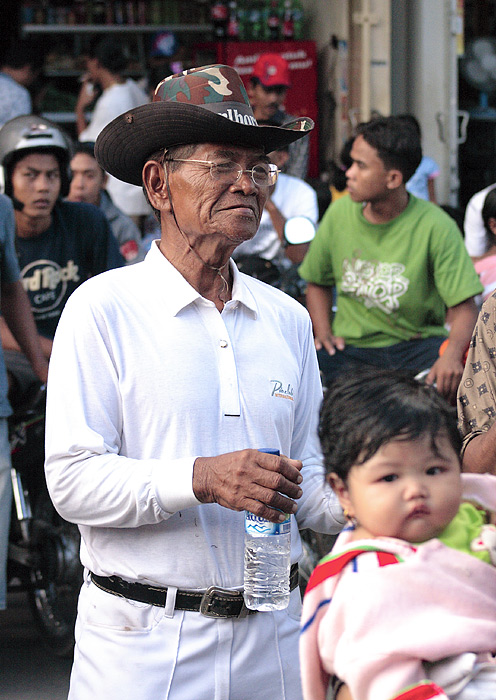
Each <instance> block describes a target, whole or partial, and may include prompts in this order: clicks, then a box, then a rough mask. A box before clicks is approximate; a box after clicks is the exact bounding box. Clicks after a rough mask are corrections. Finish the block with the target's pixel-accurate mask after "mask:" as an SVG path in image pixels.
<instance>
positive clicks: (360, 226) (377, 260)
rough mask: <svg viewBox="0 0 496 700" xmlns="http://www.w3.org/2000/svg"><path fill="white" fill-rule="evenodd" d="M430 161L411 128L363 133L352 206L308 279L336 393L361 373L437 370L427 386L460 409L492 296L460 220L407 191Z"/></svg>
mask: <svg viewBox="0 0 496 700" xmlns="http://www.w3.org/2000/svg"><path fill="white" fill-rule="evenodd" d="M421 157H422V149H421V145H420V141H419V138H418V135H417V134H416V132H415V130H414V129H412V127H411V126H410V125H409V124H407V123H405V122H404V121H403V120H399V119H397V118H396V117H382V118H379V119H374V120H372V121H370V122H367V123H365V124H361V125H359V127H358V129H357V136H356V138H355V141H354V143H353V147H352V151H351V158H352V160H353V164H352V166H351V167H350V169H349V170H348V171H347V173H346V176H347V183H348V187H347V189H348V192H349V197H343V198H341V199H340V200H338V201H337V202H335V203H334V204H332V205H331V206H330V207H329V208H328V210H327V211H326V213H325V215H324V216H323V218H322V221H321V224H320V226H319V230H318V231H317V234H316V236H315V238H314V240H313V241H312V243H311V245H310V249H309V251H308V253H307V255H306V257H305V260H304V261H303V263H302V265H301V266H300V268H299V271H300V275H301V277H302V278H303V279H305V280H306V281H307V283H308V288H307V306H308V310H309V312H310V316H311V317H312V323H313V329H314V336H315V346H316V348H317V351H318V356H319V363H320V367H321V370H322V373H323V375H324V379H325V382H326V383H327V384H328V383H329V382H330V381H331V380H332V377H333V376H335V374H336V373H338V372H342V371H343V370H347V371H350V370H351V371H352V370H353V367H354V366H355V367H356V365H357V364H360V365H362V364H364V363H366V364H371V365H374V366H377V367H389V368H391V367H393V368H403V369H407V370H409V371H412V373H414V374H416V373H417V372H419V371H421V370H423V369H427V368H429V367H430V368H431V369H430V371H429V373H428V375H427V382H429V383H433V382H436V384H437V387H438V389H439V391H440V393H441V394H443V395H444V396H445V397H446V398H448V399H449V400H451V401H454V399H455V396H456V390H457V387H458V384H459V381H460V378H461V375H462V371H463V355H464V353H465V350H466V348H467V346H468V343H469V341H470V337H471V334H472V329H473V327H474V324H475V320H476V318H477V308H476V306H475V302H474V300H473V297H474V296H475V295H476V294H479V293H480V291H481V289H482V287H481V284H480V282H479V279H478V276H477V274H476V272H475V269H474V266H473V264H472V261H471V260H470V258H469V256H468V254H467V252H466V250H465V247H464V245H463V239H462V236H461V234H460V231H459V229H458V227H457V226H456V224H455V222H454V221H453V219H451V218H450V217H449V216H448V215H447V214H445V212H444V211H443V210H442V209H440V208H439V207H437V206H436V205H434V204H432V203H430V202H426V201H423V200H420V199H417V198H416V197H414V196H413V195H409V194H408V192H407V190H406V188H405V183H406V182H407V181H408V179H409V178H410V177H411V175H412V174H413V173H414V172H415V169H416V168H417V166H418V164H419V162H420V159H421ZM333 288H335V289H336V292H337V302H336V309H335V315H334V318H332V299H333V296H332V291H333ZM446 319H448V322H449V331H448V329H447V328H446V326H445V322H446ZM447 337H449V341H450V342H449V344H448V345H447V347H446V350H445V352H444V353H443V354H442V355H441V356H439V348H440V346H441V344H442V343H443V341H444V340H445V339H446V338H447Z"/></svg>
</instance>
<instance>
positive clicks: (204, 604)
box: [200, 586, 247, 618]
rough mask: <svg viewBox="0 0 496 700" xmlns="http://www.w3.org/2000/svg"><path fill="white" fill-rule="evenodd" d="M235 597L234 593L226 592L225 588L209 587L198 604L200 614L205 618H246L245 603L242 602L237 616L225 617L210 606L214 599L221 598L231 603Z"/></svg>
mask: <svg viewBox="0 0 496 700" xmlns="http://www.w3.org/2000/svg"><path fill="white" fill-rule="evenodd" d="M236 597H237V595H236V591H228V590H227V589H225V588H219V587H218V586H210V588H207V590H206V591H205V593H204V594H203V596H202V599H201V603H200V612H201V614H202V615H204V616H205V617H217V618H219V617H224V618H226V617H238V618H241V617H246V614H247V608H246V606H245V601H244V600H243V599H242V600H243V604H242V606H241V610H240V612H239V615H237V616H236V615H225V614H222V613H219V612H215V611H213V610H212V609H211V608H212V604H213V601H214V598H221V599H222V598H223V599H224V600H226V601H232V600H233V599H235V598H236Z"/></svg>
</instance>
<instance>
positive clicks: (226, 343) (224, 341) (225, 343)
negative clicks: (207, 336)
mask: <svg viewBox="0 0 496 700" xmlns="http://www.w3.org/2000/svg"><path fill="white" fill-rule="evenodd" d="M219 345H220V347H221V348H227V346H228V342H227V340H221V341H220V343H219Z"/></svg>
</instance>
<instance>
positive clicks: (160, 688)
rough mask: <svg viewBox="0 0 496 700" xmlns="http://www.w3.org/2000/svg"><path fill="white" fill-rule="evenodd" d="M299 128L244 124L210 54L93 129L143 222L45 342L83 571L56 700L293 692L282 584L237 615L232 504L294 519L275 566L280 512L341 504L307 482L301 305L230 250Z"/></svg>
mask: <svg viewBox="0 0 496 700" xmlns="http://www.w3.org/2000/svg"><path fill="white" fill-rule="evenodd" d="M311 126H312V123H311V121H310V120H308V119H306V118H301V119H298V120H295V121H294V122H292V123H290V124H286V125H285V126H284V127H269V126H258V125H257V122H256V120H255V118H254V116H253V112H252V110H251V107H250V104H249V100H248V97H247V94H246V91H245V89H244V87H243V84H242V82H241V79H240V78H239V76H238V74H237V73H236V71H235V70H234V69H232V68H230V67H228V66H220V65H215V66H207V67H203V68H194V69H191V70H188V71H185V72H184V73H182V74H177V75H174V76H170V77H169V78H167V79H165V80H164V81H162V82H161V83H160V84H159V85H158V87H157V89H156V91H155V98H154V101H153V102H152V103H151V104H148V105H143V106H141V107H138V108H136V109H133V110H130V111H129V112H127V113H125V114H123V115H121V116H120V117H118V118H117V119H115V120H114V121H113V122H111V123H110V124H109V125H108V126H107V127H106V128H105V129H104V130H103V131H102V133H101V134H100V136H99V138H98V140H97V143H96V150H95V152H96V156H97V159H98V161H99V162H100V164H101V166H102V167H103V168H104V169H105V170H106V171H107V172H110V173H112V174H113V175H114V176H116V177H118V178H121V179H124V180H126V181H127V182H131V183H133V184H138V183H140V182H141V181H142V182H143V184H144V187H145V190H146V193H147V196H148V198H149V201H150V203H151V205H152V207H153V209H154V210H155V212H156V213H157V215H158V216H159V217H160V223H161V239H160V240H159V241H156V242H154V244H153V245H152V248H151V250H150V252H149V253H148V255H147V257H146V259H145V260H144V262H142V263H138V264H137V265H132V266H128V267H126V268H123V269H122V270H120V271H114V272H111V273H108V274H107V273H105V274H103V275H100V276H99V277H95V278H93V279H92V280H89V281H88V282H86V283H85V284H84V285H83V286H82V289H81V291H80V293H76V294H74V295H73V296H72V297H71V300H70V303H69V305H68V306H67V308H66V311H65V312H64V316H63V319H62V320H61V323H60V325H59V329H58V331H57V337H56V339H55V343H54V349H53V355H52V361H51V365H50V377H49V382H48V384H49V387H48V419H47V423H48V425H47V460H46V474H47V481H48V486H49V490H50V493H51V496H52V498H53V500H54V502H55V504H56V506H57V509H58V510H59V511H60V513H61V514H63V516H64V517H65V518H67V519H68V520H71V521H73V522H77V523H78V524H79V526H80V529H81V534H82V549H81V557H82V561H83V563H84V566H85V568H86V576H85V581H84V583H83V587H82V590H81V595H80V604H79V613H78V620H77V623H76V649H75V656H74V667H73V672H72V678H71V690H70V698H71V700H83V699H84V700H86V699H87V698H89V697H91V698H95V699H96V700H99V699H102V700H103V699H105V700H131V698H132V700H157V698H160V699H161V700H177V699H183V698H184V699H185V700H186V699H187V700H191V698H194V699H195V700H213V698H215V699H216V700H248V699H249V698H260V697H261V696H262V695H264V696H268V697H271V698H274V699H276V698H280V699H282V698H286V699H287V700H300V698H301V690H300V682H299V668H298V649H297V647H298V641H297V640H298V626H299V612H300V596H299V591H298V589H297V588H294V589H293V590H292V594H291V597H290V603H289V606H288V608H287V609H286V610H280V611H274V612H256V613H253V614H246V613H247V611H246V609H245V608H244V606H243V598H242V586H243V550H244V525H243V523H244V516H243V511H244V510H248V511H251V512H252V513H254V514H256V515H258V516H261V517H264V518H267V519H269V520H271V521H272V522H279V521H281V520H283V519H284V517H285V516H284V515H283V513H291V514H293V515H295V516H296V518H295V517H292V518H291V519H292V521H293V523H292V526H293V529H292V552H291V561H292V564H293V568H294V565H295V564H296V563H297V561H298V558H299V556H300V553H301V543H300V538H299V535H298V526H299V527H300V528H302V527H311V528H314V529H316V530H320V531H322V532H323V531H327V532H336V531H338V530H339V529H340V528H341V527H342V525H343V524H344V518H343V517H342V511H341V509H340V508H339V507H338V505H337V501H336V498H335V496H334V494H333V493H332V491H331V490H330V489H329V490H326V488H325V486H324V479H323V468H322V465H321V457H320V450H319V446H318V443H317V437H316V425H317V418H318V416H317V413H318V407H319V404H320V400H321V388H320V380H319V373H318V367H317V361H316V355H315V349H314V344H313V340H312V332H311V324H310V319H309V317H308V314H307V312H306V311H305V309H304V308H302V307H301V306H300V305H299V304H298V303H297V302H295V301H293V300H292V299H290V298H288V297H287V296H285V295H284V294H282V293H281V292H279V291H278V290H276V289H272V288H271V287H268V286H266V285H264V284H263V283H261V282H259V281H258V280H255V279H252V278H250V277H248V276H246V275H243V274H241V273H239V271H238V270H237V269H236V266H235V265H234V263H233V262H232V261H231V260H230V256H231V253H232V252H233V250H234V249H235V248H236V246H237V245H238V244H239V243H241V242H242V241H244V240H248V239H250V238H251V237H253V236H254V235H255V233H256V231H257V228H258V225H259V221H260V216H261V213H262V210H263V206H264V203H265V200H266V198H267V195H268V191H269V188H270V187H271V185H272V184H274V182H275V181H276V177H277V168H276V167H275V166H274V165H273V164H271V163H270V161H269V159H268V158H267V156H266V153H269V152H270V151H273V150H274V149H276V148H278V147H280V146H281V145H283V144H284V143H289V142H291V141H294V140H296V139H298V138H299V137H300V136H303V135H304V134H305V133H306V132H307V130H309V129H310V128H311ZM266 447H271V448H276V449H278V450H279V451H280V453H281V456H276V455H273V454H266V453H262V452H259V451H258V448H266ZM297 502H298V505H297ZM281 511H282V512H281ZM294 579H295V577H294V576H293V585H294V583H295V581H294ZM212 586H214V587H216V588H214V589H212V588H211V587H212Z"/></svg>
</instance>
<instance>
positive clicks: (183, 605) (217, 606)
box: [91, 564, 298, 617]
mask: <svg viewBox="0 0 496 700" xmlns="http://www.w3.org/2000/svg"><path fill="white" fill-rule="evenodd" d="M91 580H92V581H93V583H94V584H95V586H98V588H101V589H102V591H105V592H106V593H112V595H117V596H121V597H122V598H129V599H130V600H136V601H137V602H139V603H148V605H156V606H157V607H160V608H163V607H165V601H166V599H167V588H157V587H155V586H149V585H146V584H143V583H130V582H129V581H124V579H122V578H120V577H119V576H97V574H93V573H92V574H91ZM297 585H298V564H293V565H292V567H291V572H290V578H289V587H290V589H291V590H294V589H295V588H296V586H297ZM174 609H175V610H190V611H192V612H201V613H202V615H205V616H206V617H244V616H245V615H247V614H250V613H252V612H256V611H255V610H248V609H247V608H246V607H245V603H244V599H243V594H242V593H241V591H229V590H227V589H225V588H218V587H217V586H210V588H207V590H206V591H205V592H203V593H201V592H200V593H197V592H196V591H183V590H178V591H177V592H176V603H175V606H174Z"/></svg>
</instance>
